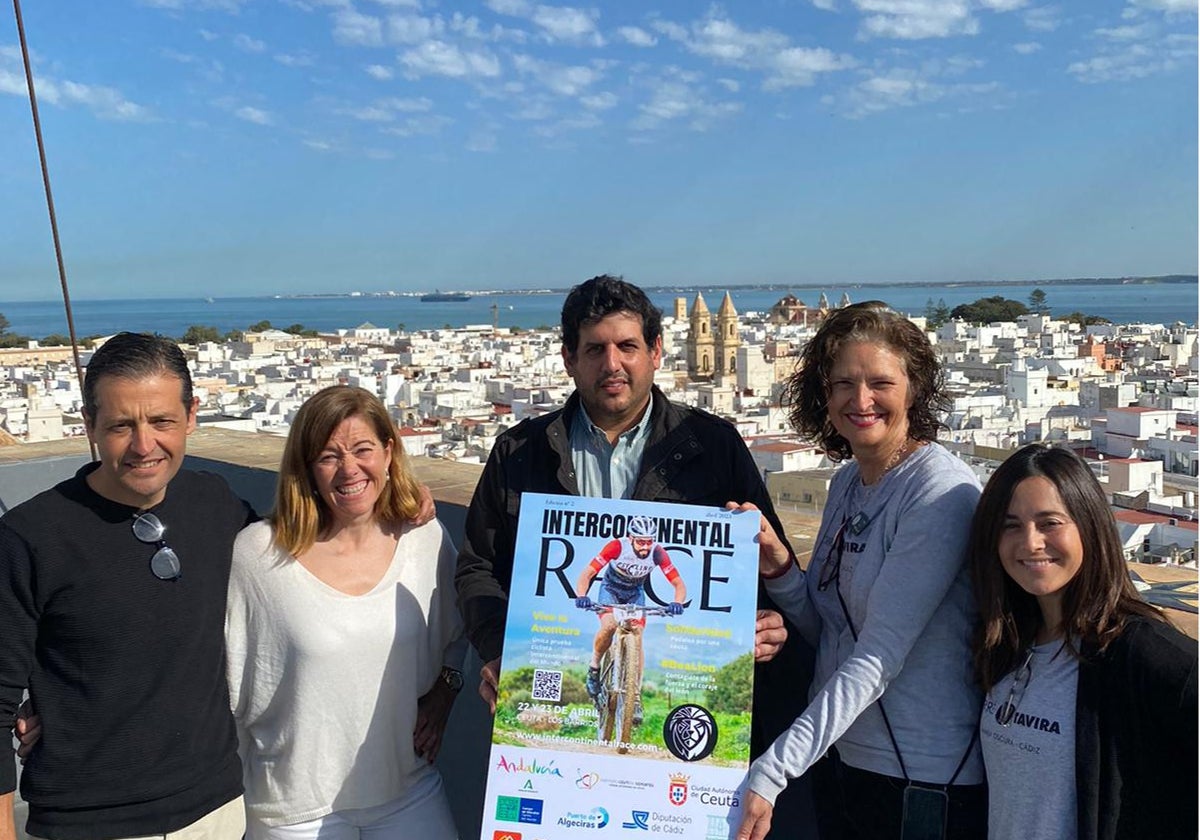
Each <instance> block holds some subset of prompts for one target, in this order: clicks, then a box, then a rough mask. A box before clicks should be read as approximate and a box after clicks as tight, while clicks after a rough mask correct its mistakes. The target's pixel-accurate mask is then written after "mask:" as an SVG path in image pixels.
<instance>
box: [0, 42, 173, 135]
mask: <svg viewBox="0 0 1200 840" xmlns="http://www.w3.org/2000/svg"><path fill="white" fill-rule="evenodd" d="M7 57H8V56H6V58H7ZM34 84H35V85H36V88H37V95H38V100H39V101H40V102H45V103H47V104H50V105H54V106H56V107H59V108H69V107H72V106H81V107H83V108H87V109H88V110H89V111H91V112H92V113H93V114H95V115H96V116H97V117H100V118H101V119H106V120H119V121H123V122H148V121H150V120H152V119H153V115H152V114H151V113H150V110H149V109H148V108H146V107H145V106H143V105H139V104H137V103H136V102H131V101H130V100H128V99H126V98H125V97H124V96H123V95H122V94H121V92H120V91H118V90H117V89H115V88H111V87H106V86H104V85H87V84H81V83H80V82H72V81H69V80H65V79H63V80H56V79H53V78H51V77H48V76H46V75H44V74H38V75H37V76H35V79H34ZM0 93H7V94H11V95H13V96H20V97H23V98H28V96H29V89H28V87H27V86H26V84H25V74H24V72H23V71H22V72H16V71H14V70H10V69H8V68H4V67H0Z"/></svg>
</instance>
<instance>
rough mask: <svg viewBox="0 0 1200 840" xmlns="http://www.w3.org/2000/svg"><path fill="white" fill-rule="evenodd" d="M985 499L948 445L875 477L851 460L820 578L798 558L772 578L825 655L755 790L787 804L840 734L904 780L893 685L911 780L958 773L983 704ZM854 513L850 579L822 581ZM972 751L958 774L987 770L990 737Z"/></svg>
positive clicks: (846, 574)
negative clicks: (980, 537)
mask: <svg viewBox="0 0 1200 840" xmlns="http://www.w3.org/2000/svg"><path fill="white" fill-rule="evenodd" d="M978 499H979V482H978V481H977V480H976V478H975V475H974V473H972V472H971V470H970V469H969V468H968V467H967V466H966V465H965V464H963V463H962V462H961V461H959V460H958V459H957V458H955V457H954V456H953V455H951V454H950V453H949V452H947V451H946V450H945V449H944V448H942V447H941V446H938V445H937V444H930V445H928V446H923V447H921V448H920V449H918V450H917V451H916V452H914V453H913V454H912V455H910V456H909V457H908V458H906V459H905V460H904V462H903V463H901V464H900V465H899V466H897V467H896V468H895V469H893V470H891V471H890V472H888V473H887V474H885V475H884V477H883V478H882V479H881V480H880V481H879V482H877V483H876V484H875V485H873V486H872V487H864V486H863V484H862V481H861V480H860V479H859V473H858V465H857V464H855V463H854V462H851V463H849V464H848V465H847V466H846V467H844V468H843V469H841V470H839V471H838V473H837V475H836V476H835V477H834V480H833V484H832V486H831V487H830V492H829V504H828V505H827V507H826V509H825V516H824V519H823V521H822V523H821V530H820V532H819V533H818V535H817V543H816V548H815V550H814V553H813V560H812V562H811V563H810V564H809V569H808V573H807V575H806V574H804V573H802V572H801V571H799V570H798V569H793V570H792V571H790V572H788V573H787V574H786V575H784V576H783V577H781V578H778V579H776V580H772V581H768V582H767V591H768V592H769V593H770V595H771V597H772V598H773V599H774V601H775V603H776V604H778V605H779V607H780V609H782V610H783V611H784V613H785V614H786V615H787V616H788V618H789V619H791V620H792V621H793V622H794V623H795V624H796V625H797V627H799V628H800V630H801V632H802V633H803V634H804V635H805V637H806V638H807V639H808V640H809V642H810V643H812V644H813V645H815V646H816V648H817V661H816V670H815V674H814V677H813V682H812V689H811V692H810V695H811V696H810V698H809V701H810V702H809V705H808V707H807V708H806V709H805V710H804V712H803V713H802V714H801V715H800V717H798V718H796V720H795V721H794V722H793V723H792V725H791V727H790V728H789V729H788V730H787V731H786V732H784V733H783V734H782V735H780V736H779V738H777V739H776V740H775V743H774V744H772V745H771V747H770V749H768V750H767V751H766V752H765V753H763V755H762V756H760V757H759V759H758V760H757V761H755V762H754V763H753V764H752V765H751V767H750V777H749V786H750V788H751V789H752V790H753V791H754V792H755V793H757V794H759V795H760V796H762V797H764V798H766V799H767V800H769V801H771V802H774V801H775V797H776V796H778V795H779V793H780V792H781V791H782V790H783V789H784V788H785V787H786V786H787V783H788V780H789V779H794V778H797V777H798V776H800V775H802V774H803V773H804V772H805V771H806V770H808V768H809V767H811V766H812V765H813V763H814V762H816V761H817V759H819V758H820V757H821V756H822V755H824V754H825V752H826V751H827V750H828V749H829V748H830V747H832V746H833V745H834V744H836V745H837V748H838V754H839V755H840V756H841V759H842V760H843V761H844V762H846V764H848V765H850V766H852V767H857V768H859V769H862V770H869V771H871V772H875V773H882V774H885V775H888V776H894V777H897V778H900V777H902V776H903V773H902V772H901V769H900V765H899V763H898V762H897V760H896V753H895V751H894V750H893V748H892V744H891V741H890V739H889V738H888V734H887V730H886V729H885V727H884V722H883V717H882V715H881V714H880V712H879V706H878V704H876V702H875V701H876V700H879V699H880V697H881V696H882V698H883V705H884V708H885V709H886V711H887V716H888V719H889V720H890V721H891V724H892V731H893V732H894V733H895V736H896V742H897V744H898V745H899V748H900V754H901V755H902V756H903V758H904V765H905V768H906V769H907V771H908V776H909V778H910V779H914V780H918V781H922V782H929V783H935V784H945V783H947V782H949V781H950V778H951V777H952V776H953V775H954V771H955V768H957V767H958V764H959V762H960V761H961V760H962V757H963V755H964V754H965V753H966V751H967V745H968V743H969V742H970V741H971V738H972V735H973V734H974V732H975V729H976V727H977V726H978V724H979V710H980V707H981V702H982V698H981V696H980V692H979V690H978V688H977V687H976V685H975V682H974V679H973V677H972V673H971V632H972V629H973V626H974V623H975V620H976V610H975V604H974V598H973V597H972V594H971V584H970V579H969V575H968V570H967V564H966V555H965V549H966V543H967V533H968V530H969V528H970V523H971V515H972V513H973V512H974V510H975V503H976V502H977V501H978ZM859 514H862V516H859ZM864 519H865V520H866V523H865V525H864V524H863V522H864ZM844 522H845V523H846V528H845V530H844V534H843V537H844V542H845V545H844V549H843V551H842V560H841V570H840V583H839V584H838V585H837V586H835V585H834V584H829V585H827V587H826V588H825V589H824V590H823V591H822V590H821V589H820V586H819V582H820V581H821V580H822V579H827V578H828V577H829V575H830V573H831V572H832V564H833V563H835V562H836V557H837V552H836V551H834V550H833V548H834V543H835V539H836V535H837V532H838V531H839V529H841V528H842V526H843V523H844ZM855 526H857V533H854V530H855ZM839 586H840V590H841V594H842V597H843V598H844V599H845V602H846V607H847V609H848V610H849V614H850V617H851V619H852V620H853V622H854V629H855V630H856V631H857V632H858V641H857V642H855V640H854V637H853V635H852V633H851V630H850V628H849V626H847V624H846V619H845V614H844V613H843V611H842V607H841V605H840V604H839V603H838V597H837V589H838V587H839ZM971 753H972V754H971V756H970V758H969V759H968V761H967V763H966V765H965V766H964V767H963V770H962V772H961V773H960V774H959V776H958V778H957V779H956V780H955V784H978V783H980V782H982V781H983V763H982V761H981V760H980V757H979V747H978V744H975V745H973V746H972V747H971Z"/></svg>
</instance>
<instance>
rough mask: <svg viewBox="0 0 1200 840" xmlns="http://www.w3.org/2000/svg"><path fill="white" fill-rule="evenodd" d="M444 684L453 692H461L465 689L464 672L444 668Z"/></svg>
mask: <svg viewBox="0 0 1200 840" xmlns="http://www.w3.org/2000/svg"><path fill="white" fill-rule="evenodd" d="M442 682H444V683H445V684H446V686H447V687H448V688H449V689H450V690H451V691H461V690H462V687H463V677H462V671H458V670H455V669H454V668H442Z"/></svg>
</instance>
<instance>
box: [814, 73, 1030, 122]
mask: <svg viewBox="0 0 1200 840" xmlns="http://www.w3.org/2000/svg"><path fill="white" fill-rule="evenodd" d="M958 75H959V73H958V71H957V70H956V69H955V68H953V67H951V66H948V65H947V64H940V63H935V62H930V63H926V64H924V65H922V66H921V67H919V68H903V67H896V68H890V69H887V70H879V71H872V72H871V73H870V74H869V75H866V76H865V77H864V78H863V79H862V81H860V82H859V83H858V84H856V85H854V86H853V87H851V88H848V89H846V90H843V91H841V92H839V93H837V94H834V95H830V96H827V97H824V98H823V99H822V102H823V103H824V104H826V105H829V106H831V107H833V108H834V109H835V110H836V111H837V112H839V113H840V114H841V115H842V116H845V117H849V118H851V119H862V118H864V117H869V116H871V115H873V114H878V113H881V112H884V111H890V110H892V109H895V108H911V107H916V106H921V105H932V104H934V103H948V102H952V103H958V105H959V107H960V109H961V110H977V109H978V108H980V107H985V108H994V107H999V106H1001V105H1002V104H1003V103H1004V101H1005V98H1006V96H1007V95H1006V93H1005V91H1004V89H1003V87H1002V86H1001V85H1000V84H999V83H998V82H992V81H989V82H963V81H949V80H948V79H953V78H954V77H956V76H958Z"/></svg>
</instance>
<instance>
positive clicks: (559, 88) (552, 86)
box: [513, 54, 603, 96]
mask: <svg viewBox="0 0 1200 840" xmlns="http://www.w3.org/2000/svg"><path fill="white" fill-rule="evenodd" d="M513 66H514V67H515V68H516V69H517V72H518V73H520V74H521V75H522V76H527V77H533V78H534V79H536V80H537V81H538V82H539V83H540V84H541V85H542V86H543V87H545V88H547V89H548V90H550V91H551V92H552V93H556V94H558V95H559V96H578V95H580V94H581V93H583V92H584V91H585V90H586V89H587V88H588V87H590V86H591V85H593V84H595V83H596V82H597V81H599V79H600V78H601V77H602V75H603V74H602V73H601V72H600V71H599V70H597V69H595V68H593V67H586V66H581V65H564V64H556V63H554V62H552V61H542V60H540V59H537V58H534V57H533V56H530V55H525V54H518V55H514V56H513Z"/></svg>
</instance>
